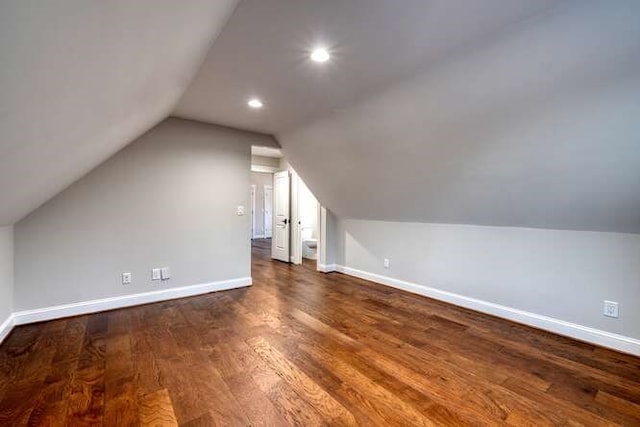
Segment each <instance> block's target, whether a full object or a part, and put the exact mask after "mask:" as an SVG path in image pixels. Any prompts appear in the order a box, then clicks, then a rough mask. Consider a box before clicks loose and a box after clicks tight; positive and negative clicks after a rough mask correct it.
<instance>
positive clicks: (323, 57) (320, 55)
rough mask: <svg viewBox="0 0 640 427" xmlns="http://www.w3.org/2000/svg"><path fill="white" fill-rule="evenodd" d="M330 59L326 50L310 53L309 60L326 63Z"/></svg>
mask: <svg viewBox="0 0 640 427" xmlns="http://www.w3.org/2000/svg"><path fill="white" fill-rule="evenodd" d="M329 58H331V55H329V52H327V50H326V49H316V50H314V51H313V52H311V60H312V61H315V62H327V61H328V60H329Z"/></svg>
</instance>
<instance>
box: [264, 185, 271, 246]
mask: <svg viewBox="0 0 640 427" xmlns="http://www.w3.org/2000/svg"><path fill="white" fill-rule="evenodd" d="M272 233H273V186H271V185H265V186H264V237H265V238H266V239H268V238H270V237H271V235H272Z"/></svg>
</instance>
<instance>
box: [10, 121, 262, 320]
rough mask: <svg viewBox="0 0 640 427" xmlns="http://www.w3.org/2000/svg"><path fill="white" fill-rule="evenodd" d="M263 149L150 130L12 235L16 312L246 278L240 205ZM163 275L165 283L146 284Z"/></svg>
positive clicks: (179, 130)
mask: <svg viewBox="0 0 640 427" xmlns="http://www.w3.org/2000/svg"><path fill="white" fill-rule="evenodd" d="M264 138H267V137H264ZM259 140H260V136H257V135H256V134H251V133H247V132H241V131H234V130H231V129H228V128H222V127H216V126H213V125H206V124H202V123H198V122H192V121H188V120H181V119H175V118H170V119H167V120H165V121H164V122H162V123H161V124H159V125H158V126H156V127H155V128H153V129H152V130H151V131H149V132H148V133H146V134H145V135H143V136H142V137H140V138H139V139H138V140H136V141H135V142H133V143H132V144H131V145H129V146H127V147H126V148H125V149H123V150H122V151H120V152H119V153H117V154H116V155H115V156H113V157H112V158H111V159H109V160H108V161H107V162H105V163H103V164H102V165H100V166H99V167H98V168H96V169H95V170H93V171H92V172H90V173H89V174H88V175H86V176H85V177H83V178H82V179H80V180H79V181H77V182H76V183H74V184H73V185H72V186H71V187H69V188H68V189H66V190H65V191H64V192H62V193H61V194H59V195H58V196H56V197H54V198H53V199H52V200H50V201H49V202H48V203H46V204H45V205H43V206H42V207H40V208H39V209H37V210H36V211H34V212H33V213H31V214H30V215H29V216H27V217H26V218H24V219H23V220H22V221H20V222H19V223H18V224H17V225H16V226H15V267H16V282H15V283H16V286H15V307H14V309H15V310H25V309H32V308H39V307H45V306H52V305H57V304H65V303H73V302H78V301H87V300H92V299H97V298H104V297H112V296H118V295H125V294H133V293H140V292H147V291H153V290H158V289H166V288H170V287H177V286H187V285H194V284H199V283H207V282H212V281H218V280H226V279H235V278H241V277H248V276H250V275H251V272H250V240H249V230H250V226H249V221H250V215H245V216H237V215H236V206H237V205H245V206H248V205H249V191H248V188H249V168H250V158H251V147H250V145H251V143H256V142H259ZM89 143H90V141H87V144H89ZM269 143H270V141H264V144H262V145H269ZM161 266H167V267H170V268H171V272H172V278H171V280H169V281H168V282H151V276H150V269H151V268H152V267H161ZM122 272H131V273H133V283H132V284H130V285H126V286H124V285H122V284H121V276H120V274H121V273H122Z"/></svg>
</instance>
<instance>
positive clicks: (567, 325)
mask: <svg viewBox="0 0 640 427" xmlns="http://www.w3.org/2000/svg"><path fill="white" fill-rule="evenodd" d="M323 267H330V266H323ZM332 267H333V268H334V270H333V271H338V272H340V273H343V274H346V275H349V276H354V277H358V278H360V279H364V280H369V281H371V282H375V283H379V284H381V285H386V286H390V287H393V288H397V289H402V290H404V291H407V292H411V293H414V294H418V295H422V296H425V297H429V298H433V299H436V300H440V301H444V302H448V303H450V304H453V305H457V306H460V307H465V308H469V309H471V310H475V311H479V312H482V313H486V314H491V315H493V316H497V317H501V318H504V319H508V320H511V321H514V322H517V323H521V324H524V325H527V326H533V327H535V328H539V329H544V330H546V331H549V332H553V333H556V334H558V335H564V336H567V337H570V338H575V339H577V340H580V341H585V342H588V343H591V344H597V345H600V346H602V347H608V348H612V349H614V350H618V351H621V352H624V353H629V354H633V355H636V356H640V340H639V339H636V338H631V337H626V336H623V335H618V334H614V333H611V332H606V331H602V330H600V329H595V328H590V327H588V326H582V325H578V324H576V323H571V322H567V321H564V320H560V319H555V318H553V317H548V316H543V315H540V314H535V313H531V312H528V311H524V310H519V309H516V308H512V307H507V306H504V305H500V304H494V303H492V302H488V301H483V300H479V299H475V298H471V297H466V296H463V295H459V294H455V293H452V292H447V291H443V290H440V289H436V288H431V287H428V286H422V285H418V284H416V283H411V282H406V281H404V280H399V279H394V278H392V277H388V276H382V275H379V274H375V273H369V272H366V271H362V270H357V269H355V268H351V267H345V266H343V265H333V266H332ZM318 270H320V265H319V266H318ZM320 271H322V270H320Z"/></svg>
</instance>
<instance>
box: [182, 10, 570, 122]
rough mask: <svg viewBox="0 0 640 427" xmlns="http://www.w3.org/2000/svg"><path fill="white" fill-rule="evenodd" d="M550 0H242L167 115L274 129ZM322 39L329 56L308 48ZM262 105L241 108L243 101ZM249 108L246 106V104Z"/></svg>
mask: <svg viewBox="0 0 640 427" xmlns="http://www.w3.org/2000/svg"><path fill="white" fill-rule="evenodd" d="M557 3H558V0H480V1H468V0H429V1H426V0H402V1H400V2H399V1H394V0H347V1H345V0H243V1H241V2H240V4H239V5H238V7H237V9H236V10H235V12H234V14H233V16H232V18H231V19H230V20H229V23H228V24H227V25H226V26H225V28H224V30H223V31H222V33H221V34H220V37H218V39H217V40H216V42H215V44H214V45H213V46H212V48H211V50H210V51H209V54H208V55H207V58H206V60H205V61H204V64H203V66H202V68H201V70H200V72H199V73H198V75H197V77H196V78H195V79H194V81H193V83H192V84H191V85H190V87H189V89H188V90H187V92H186V93H185V94H184V96H183V97H182V99H181V100H180V102H179V104H178V106H177V108H176V111H175V113H174V114H175V115H177V116H179V117H183V118H189V119H195V120H201V121H206V122H212V123H219V124H224V125H228V126H233V127H238V128H241V129H246V130H253V131H259V132H266V133H281V132H284V131H286V130H289V129H291V128H294V127H297V126H300V125H301V124H302V123H305V122H308V121H313V120H314V119H316V118H318V117H319V116H322V115H324V114H327V113H330V112H333V111H340V109H342V108H345V107H347V106H349V105H351V104H353V103H354V102H357V101H358V100H360V99H362V98H365V97H367V96H369V95H370V94H372V93H374V92H376V91H377V90H379V89H380V88H383V87H385V86H388V85H390V84H392V83H394V82H397V81H401V80H402V79H404V78H406V77H408V76H410V75H412V74H414V73H415V72H416V71H417V70H420V69H422V68H425V67H427V68H428V67H431V66H434V65H436V64H437V63H438V62H439V61H441V60H443V59H445V58H447V57H449V56H451V55H453V54H455V53H457V52H462V51H464V50H466V49H470V48H472V47H473V46H475V45H477V44H478V42H479V41H482V40H487V39H491V38H494V37H496V36H498V35H499V34H500V33H501V32H503V31H505V30H507V29H509V28H511V27H513V26H518V25H520V24H521V23H522V21H523V20H526V19H529V18H531V17H533V16H536V15H539V14H541V13H544V12H546V11H548V10H549V8H550V7H551V6H553V5H555V4H557ZM320 46H321V47H325V48H327V49H328V50H329V51H330V52H331V54H332V58H331V61H330V62H327V63H324V64H322V65H321V66H319V65H318V64H316V63H313V62H311V61H309V53H310V52H311V51H312V50H313V49H314V48H316V47H320ZM250 97H258V98H261V99H262V100H263V101H264V102H265V104H266V108H264V109H262V110H260V112H259V114H249V113H250V112H248V111H247V107H246V102H247V99H249V98H250ZM254 113H255V112H254Z"/></svg>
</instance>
